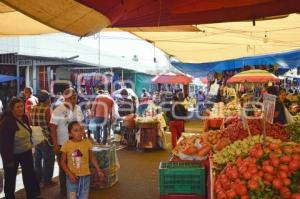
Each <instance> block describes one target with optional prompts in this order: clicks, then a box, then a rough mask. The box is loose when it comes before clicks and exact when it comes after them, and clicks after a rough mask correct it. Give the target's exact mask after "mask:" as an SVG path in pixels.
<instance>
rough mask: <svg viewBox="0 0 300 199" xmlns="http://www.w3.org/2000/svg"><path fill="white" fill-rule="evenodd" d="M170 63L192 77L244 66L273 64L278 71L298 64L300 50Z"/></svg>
mask: <svg viewBox="0 0 300 199" xmlns="http://www.w3.org/2000/svg"><path fill="white" fill-rule="evenodd" d="M172 65H173V66H174V67H175V68H177V69H178V70H179V71H181V72H182V73H185V74H189V75H191V76H193V77H205V76H207V75H208V73H210V72H219V73H221V72H223V71H229V70H237V69H241V68H243V67H244V66H270V65H272V66H275V67H276V68H278V69H279V70H280V71H278V72H280V73H281V72H284V71H285V72H286V71H287V70H289V69H292V68H296V67H298V66H300V50H299V49H298V50H292V51H287V52H277V53H271V54H264V55H257V56H248V57H241V58H237V59H229V60H222V61H215V62H206V63H181V62H172Z"/></svg>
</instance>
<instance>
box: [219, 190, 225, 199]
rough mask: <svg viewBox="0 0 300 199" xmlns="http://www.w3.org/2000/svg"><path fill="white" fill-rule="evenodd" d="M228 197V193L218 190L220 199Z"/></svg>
mask: <svg viewBox="0 0 300 199" xmlns="http://www.w3.org/2000/svg"><path fill="white" fill-rule="evenodd" d="M225 198H226V193H225V192H224V191H220V192H218V199H225Z"/></svg>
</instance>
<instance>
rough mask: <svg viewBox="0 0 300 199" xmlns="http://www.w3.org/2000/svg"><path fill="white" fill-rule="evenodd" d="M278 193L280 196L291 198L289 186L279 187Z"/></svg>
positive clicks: (285, 198)
mask: <svg viewBox="0 0 300 199" xmlns="http://www.w3.org/2000/svg"><path fill="white" fill-rule="evenodd" d="M280 195H281V197H282V198H284V199H288V198H291V196H292V193H291V191H290V190H289V188H287V187H282V188H281V189H280Z"/></svg>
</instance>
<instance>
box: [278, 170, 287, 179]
mask: <svg viewBox="0 0 300 199" xmlns="http://www.w3.org/2000/svg"><path fill="white" fill-rule="evenodd" d="M278 177H279V178H281V179H285V178H287V177H288V175H287V173H286V172H285V171H279V173H278Z"/></svg>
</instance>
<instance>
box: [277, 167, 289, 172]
mask: <svg viewBox="0 0 300 199" xmlns="http://www.w3.org/2000/svg"><path fill="white" fill-rule="evenodd" d="M279 170H280V171H285V172H289V167H288V166H286V165H279Z"/></svg>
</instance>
